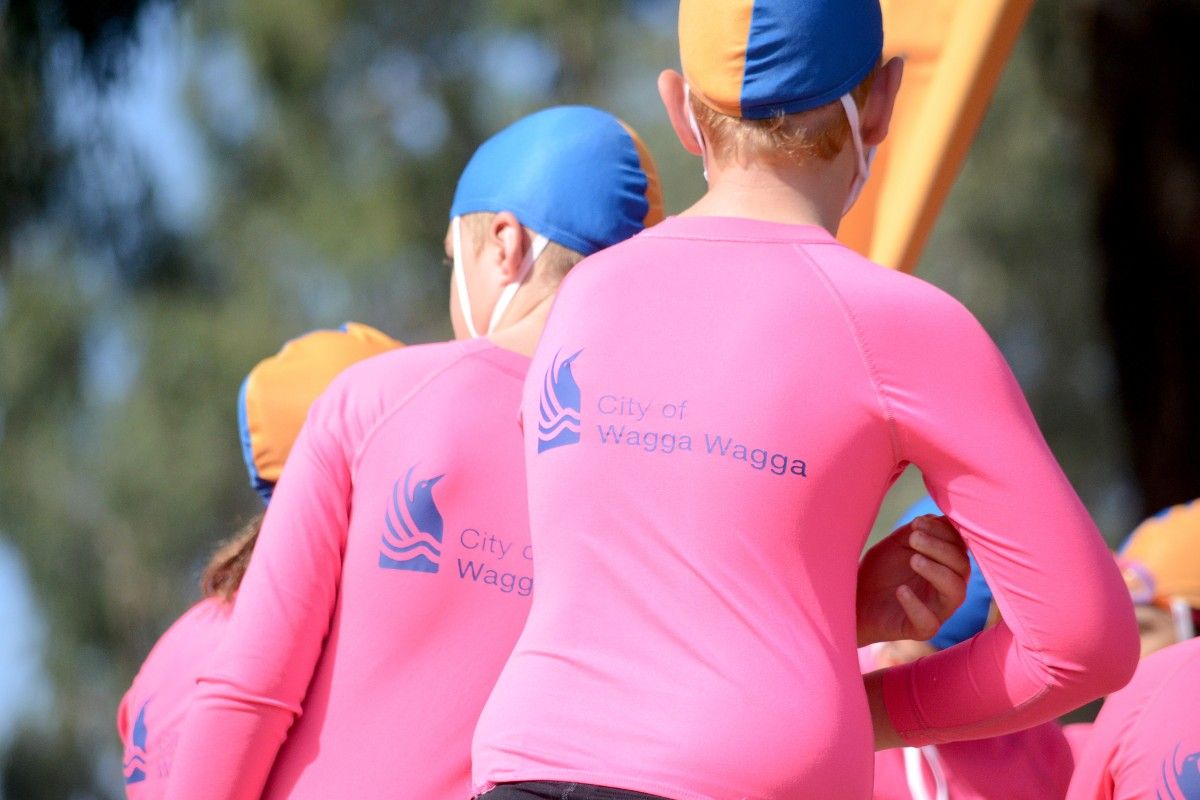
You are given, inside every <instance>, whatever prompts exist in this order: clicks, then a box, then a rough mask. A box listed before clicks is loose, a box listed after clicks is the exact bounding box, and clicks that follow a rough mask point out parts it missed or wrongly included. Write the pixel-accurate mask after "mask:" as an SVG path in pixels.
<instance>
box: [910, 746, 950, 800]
mask: <svg viewBox="0 0 1200 800" xmlns="http://www.w3.org/2000/svg"><path fill="white" fill-rule="evenodd" d="M923 761H927V762H928V763H929V771H930V772H931V773H933V782H934V792H935V794H934V797H930V796H929V790H928V789H927V788H926V786H925V770H924V769H923V768H922V763H921V762H923ZM904 777H905V779H906V780H907V782H908V793H909V794H910V795H912V798H913V800H935V798H936V800H950V788H949V786H948V785H947V783H946V773H945V771H944V770H943V769H942V759H941V756H940V755H939V754H938V751H937V748H936V747H934V746H933V745H929V746H927V747H906V748H904Z"/></svg>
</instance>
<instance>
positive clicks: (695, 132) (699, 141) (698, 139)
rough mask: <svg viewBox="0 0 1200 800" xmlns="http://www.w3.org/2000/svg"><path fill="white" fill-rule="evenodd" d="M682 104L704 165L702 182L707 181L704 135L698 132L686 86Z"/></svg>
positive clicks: (706, 154)
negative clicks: (685, 107) (684, 106)
mask: <svg viewBox="0 0 1200 800" xmlns="http://www.w3.org/2000/svg"><path fill="white" fill-rule="evenodd" d="M683 103H684V105H686V106H687V119H688V125H689V126H691V129H692V134H693V135H694V136H695V137H696V143H697V144H698V145H700V160H701V161H702V162H703V163H704V180H705V181H706V182H707V181H708V148H707V147H706V146H705V144H704V134H703V133H701V132H700V123H698V122H697V121H696V112H695V111H693V110H692V87H691V86H689V85H688V84H686V83H685V84H683Z"/></svg>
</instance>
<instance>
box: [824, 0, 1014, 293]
mask: <svg viewBox="0 0 1200 800" xmlns="http://www.w3.org/2000/svg"><path fill="white" fill-rule="evenodd" d="M881 4H882V6H883V25H884V34H885V44H884V56H885V57H888V58H890V57H892V56H901V57H903V58H904V60H905V65H904V82H903V84H902V86H901V88H900V95H899V97H898V98H897V100H896V112H895V115H894V117H893V119H892V125H891V132H890V134H889V136H888V139H887V141H885V142H884V144H883V146H882V147H880V149H879V153H878V155H877V156H876V160H875V166H874V168H873V169H872V177H871V180H870V181H868V182H867V185H866V187H865V188H864V190H863V193H862V196H861V198H860V199H859V201H858V203H857V204H856V205H855V206H854V209H853V210H852V211H851V212H850V214H849V215H847V216H846V218H845V219H844V220H843V221H842V226H841V229H840V231H839V233H838V238H839V239H840V240H841V241H842V242H844V243H845V244H847V245H849V246H850V247H853V248H854V249H855V250H857V251H859V252H860V253H862V254H863V255H865V256H867V257H868V258H870V259H871V260H872V261H876V262H878V263H880V264H883V265H885V266H888V267H892V268H894V269H900V270H903V271H905V272H913V271H914V270H915V269H916V267H917V262H918V261H919V260H920V257H921V251H922V250H923V249H924V247H925V243H926V241H927V240H928V239H929V234H930V232H931V231H932V230H933V225H934V222H935V221H936V220H937V216H938V214H939V213H940V212H941V209H942V204H943V203H945V201H946V196H947V195H948V194H949V193H950V188H951V187H952V186H953V185H954V180H955V178H957V177H958V172H959V169H960V168H961V167H962V163H963V160H964V159H965V158H966V155H967V151H968V150H969V149H970V146H971V141H972V140H973V139H974V138H975V134H976V132H977V131H978V130H979V124H980V123H981V122H982V121H983V116H984V113H985V112H986V111H987V107H988V104H989V103H990V102H991V99H992V94H993V93H994V92H995V90H996V85H997V84H998V83H999V81H1000V75H1001V73H1002V72H1003V71H1004V65H1005V64H1006V63H1007V62H1008V58H1009V56H1010V55H1011V54H1012V49H1013V45H1014V44H1015V43H1016V40H1017V36H1018V35H1019V34H1020V32H1021V28H1022V27H1024V25H1025V20H1026V18H1027V17H1028V15H1029V9H1030V7H1031V6H1032V5H1033V0H970V2H962V0H881Z"/></svg>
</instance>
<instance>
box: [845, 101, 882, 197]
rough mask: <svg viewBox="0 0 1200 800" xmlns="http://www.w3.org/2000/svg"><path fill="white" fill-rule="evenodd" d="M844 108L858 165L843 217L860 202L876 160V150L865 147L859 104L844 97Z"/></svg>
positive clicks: (855, 168)
mask: <svg viewBox="0 0 1200 800" xmlns="http://www.w3.org/2000/svg"><path fill="white" fill-rule="evenodd" d="M841 100H842V108H844V109H846V119H848V120H849V121H850V137H851V138H852V139H853V140H854V156H855V158H856V159H857V162H858V163H857V164H856V165H855V167H854V180H853V181H852V182H851V184H850V196H849V197H847V198H846V205H845V207H844V208H843V209H842V216H843V217H844V216H846V215H847V214H849V213H850V209H852V208H854V203H855V202H856V201H857V200H858V196H859V195H860V194H862V190H863V186H865V185H866V183H867V178H868V177H870V175H871V162H873V161H874V160H875V148H874V147H868V148H864V147H863V140H862V131H861V130H860V127H859V126H860V124H861V123H860V121H859V118H858V104H857V103H855V102H854V98H853V97H851V96H850V95H848V94H844V95H842V98H841Z"/></svg>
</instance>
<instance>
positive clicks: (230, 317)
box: [0, 0, 1200, 800]
mask: <svg viewBox="0 0 1200 800" xmlns="http://www.w3.org/2000/svg"><path fill="white" fill-rule="evenodd" d="M675 8H676V4H675V2H672V0H571V2H567V0H494V1H493V2H482V0H481V1H479V2H466V1H465V0H464V1H463V2H445V0H442V2H433V1H432V0H404V2H395V0H391V1H390V2H382V0H209V2H187V1H186V0H179V2H163V1H162V0H156V1H152V2H144V0H108V1H107V2H69V0H55V1H51V0H40V1H39V0H7V2H6V0H0V24H2V26H3V27H2V28H0V771H2V775H3V782H2V783H0V798H8V800H24V798H60V797H61V798H93V797H95V798H117V797H120V796H122V786H121V777H122V776H121V762H120V751H119V745H118V742H117V738H116V733H115V729H114V722H113V720H114V715H115V711H116V705H117V702H118V700H119V698H120V695H121V693H122V692H123V691H124V689H125V687H127V686H128V683H129V680H130V679H131V677H132V675H133V673H134V672H135V671H136V669H137V667H138V665H139V664H140V663H141V660H142V659H143V658H144V657H145V655H146V652H147V651H148V649H149V647H150V645H151V644H152V643H153V642H154V640H155V639H156V638H157V636H158V635H159V634H160V633H161V632H162V630H163V629H164V628H165V627H166V626H167V624H169V623H170V621H172V620H173V619H174V618H175V617H176V616H177V615H178V614H179V613H180V612H182V611H183V610H184V609H185V608H186V607H187V606H188V605H189V604H190V603H191V602H193V601H194V600H195V599H196V598H197V597H198V590H197V586H196V579H197V577H198V573H199V568H200V566H201V564H202V563H203V562H204V560H205V559H206V557H207V555H208V553H209V551H210V550H211V548H212V547H213V546H214V544H215V543H216V542H217V541H218V540H220V539H221V538H222V537H224V536H226V535H228V534H230V533H231V532H233V531H234V530H235V529H236V528H237V527H238V526H239V524H240V523H241V522H242V521H244V520H245V519H246V518H247V517H248V516H249V515H250V514H252V513H253V512H254V511H255V510H256V508H257V503H258V500H257V498H256V496H255V495H254V493H253V492H252V491H251V490H250V488H249V486H248V484H247V480H246V475H245V470H244V468H243V466H242V463H241V459H240V453H239V448H238V440H237V429H236V418H235V412H234V401H235V396H236V392H237V389H238V385H239V384H240V382H241V379H242V377H243V376H244V374H245V373H246V372H247V371H248V370H249V369H250V367H251V366H253V365H254V363H255V362H256V361H257V360H258V359H260V358H263V357H265V356H267V355H269V354H270V353H272V352H274V351H275V350H276V349H278V347H279V346H280V345H281V344H282V342H283V341H284V340H285V339H287V338H290V337H292V336H295V335H297V334H300V333H302V332H305V331H307V330H310V329H313V328H317V327H330V326H336V325H338V324H340V323H342V322H344V321H347V320H357V321H361V322H366V323H369V324H371V325H374V326H376V327H379V328H381V329H383V330H385V331H387V332H389V333H391V334H393V335H395V336H397V337H399V338H401V339H403V340H404V341H406V342H420V341H429V340H433V339H438V338H447V337H448V336H449V335H450V329H449V325H448V323H447V311H446V309H447V302H446V296H447V291H448V277H449V276H448V273H447V271H446V268H445V266H444V265H443V264H442V259H441V241H442V236H443V235H444V232H445V226H446V221H447V220H446V213H447V209H448V208H449V203H450V198H451V194H452V192H453V188H454V182H455V179H456V177H457V174H458V172H459V170H461V168H462V167H463V166H464V164H465V162H466V159H467V158H468V156H469V155H470V153H471V151H472V150H473V148H474V147H475V146H476V145H477V144H478V143H479V142H481V141H482V140H483V138H485V137H486V136H487V135H489V134H491V133H493V132H495V131H496V130H498V129H499V128H500V127H502V126H504V125H505V124H507V123H509V122H511V121H513V120H515V119H516V118H518V117H519V116H521V115H523V114H525V113H528V112H530V111H532V110H535V109H537V108H539V107H542V106H545V105H548V104H552V103H562V102H585V103H591V104H595V105H599V106H602V107H604V108H606V109H609V110H611V111H613V112H615V113H616V114H618V115H619V116H621V117H623V118H624V119H626V120H627V121H628V122H630V123H631V124H632V125H633V126H634V127H635V128H637V129H638V130H639V131H640V132H641V133H642V134H643V135H644V138H645V139H646V140H647V142H648V143H649V146H650V148H651V149H652V151H653V153H654V155H655V156H656V158H657V160H658V162H659V165H660V168H661V170H662V173H663V178H664V182H665V188H666V198H667V205H668V209H669V210H671V211H678V210H681V209H682V208H684V207H686V205H687V204H688V203H689V202H690V201H691V200H692V199H694V198H696V197H698V196H699V193H700V192H701V190H702V187H703V181H702V179H701V176H700V167H699V164H698V163H697V162H696V161H695V160H694V159H693V158H691V157H690V156H687V155H686V154H685V153H684V152H683V150H682V149H681V148H680V147H679V146H678V145H677V144H676V142H675V140H674V137H673V135H672V134H671V132H670V129H669V128H668V127H667V124H666V120H665V116H664V115H663V113H662V112H661V109H660V106H659V102H658V98H657V93H656V90H655V77H656V75H657V73H658V72H659V70H661V69H663V68H665V67H673V66H676V65H677V61H678V59H677V55H676V45H675V38H674V36H675ZM1198 9H1200V4H1197V3H1195V2H1186V1H1185V0H1176V1H1175V2H1167V1H1166V0H1128V2H1117V1H1116V0H1113V1H1111V2H1105V0H1074V1H1071V0H1042V2H1039V3H1038V5H1037V6H1036V7H1035V10H1034V12H1033V16H1032V18H1031V20H1030V24H1029V27H1028V28H1027V30H1026V32H1025V34H1024V35H1023V37H1022V39H1021V41H1020V42H1019V44H1018V47H1017V49H1016V52H1015V54H1014V56H1013V59H1012V62H1011V63H1010V65H1009V68H1008V70H1007V73H1006V75H1005V78H1004V80H1003V82H1002V84H1001V86H1000V89H999V91H998V93H997V96H996V99H995V102H994V104H993V107H992V109H991V112H990V113H989V115H988V117H987V119H986V121H985V123H984V126H983V129H982V131H981V133H980V136H979V139H978V140H977V142H976V144H975V147H974V149H973V151H972V153H971V156H970V158H969V160H968V162H967V165H966V167H965V169H964V171H963V174H962V176H961V179H960V180H959V182H958V184H957V186H956V188H955V190H954V192H953V194H952V195H951V197H950V199H949V202H948V205H947V208H946V210H945V213H944V214H943V217H942V219H941V220H940V222H939V225H938V227H937V229H936V231H935V233H934V236H933V239H932V241H931V243H930V246H929V248H928V250H927V252H926V255H925V258H924V260H923V263H922V265H921V268H920V270H919V274H921V275H922V276H923V277H925V278H926V279H927V280H930V281H932V282H933V283H936V284H938V285H939V286H942V287H943V288H945V289H947V290H948V291H949V292H951V293H952V294H953V295H955V296H956V297H958V298H959V299H960V300H962V301H963V302H964V303H965V304H966V305H967V306H968V307H969V308H970V309H971V310H972V311H973V312H974V313H975V314H976V315H977V316H978V317H979V318H980V319H981V320H982V322H983V323H984V325H985V326H986V327H987V329H988V330H989V331H990V332H991V334H992V335H993V337H994V338H995V339H996V340H997V341H998V343H999V344H1000V347H1001V348H1002V350H1003V351H1004V353H1005V354H1006V356H1007V357H1008V359H1009V360H1010V362H1011V364H1012V365H1013V368H1014V370H1015V372H1016V374H1017V377H1018V379H1019V380H1020V382H1021V384H1022V386H1023V387H1024V389H1025V391H1026V393H1027V394H1028V396H1029V398H1030V401H1031V403H1032V405H1033V407H1034V410H1035V413H1036V415H1037V417H1038V420H1039V421H1040V423H1041V425H1042V427H1043V430H1044V431H1045V433H1046V436H1047V438H1048V440H1049V442H1050V444H1051V446H1052V448H1053V449H1054V451H1055V453H1056V454H1057V456H1058V457H1059V459H1060V460H1061V462H1062V463H1063V466H1064V468H1065V469H1066V471H1067V473H1068V475H1069V476H1070V478H1071V479H1072V481H1073V483H1074V484H1075V486H1076V488H1077V490H1078V491H1079V492H1080V494H1081V496H1082V497H1083V499H1084V501H1085V503H1086V504H1087V505H1088V507H1089V509H1090V510H1091V512H1092V514H1093V515H1094V517H1095V518H1096V520H1097V522H1098V524H1099V525H1100V527H1101V529H1102V531H1103V532H1104V534H1105V535H1106V536H1107V537H1108V538H1109V540H1110V541H1111V542H1114V543H1115V542H1117V541H1118V540H1120V539H1121V538H1122V537H1123V536H1124V534H1125V533H1126V532H1127V531H1128V530H1129V529H1130V528H1131V526H1132V525H1133V524H1134V523H1135V522H1136V521H1137V520H1138V519H1140V517H1141V516H1142V515H1144V514H1145V513H1147V512H1148V511H1152V510H1154V509H1156V508H1158V507H1160V506H1163V505H1166V504H1168V503H1171V502H1177V501H1183V500H1188V499H1191V498H1192V497H1193V496H1195V495H1196V494H1200V466H1198V465H1197V462H1200V458H1197V456H1196V454H1197V452H1200V435H1198V433H1197V430H1198V429H1197V423H1196V422H1194V421H1193V420H1191V419H1190V416H1191V415H1192V412H1194V410H1195V409H1196V408H1197V403H1198V402H1200V387H1198V386H1197V377H1196V375H1195V374H1194V373H1196V370H1195V357H1196V355H1197V353H1200V326H1198V324H1197V317H1196V314H1195V308H1196V305H1195V304H1196V302H1197V300H1198V299H1200V285H1198V280H1197V277H1196V274H1197V270H1196V257H1197V254H1200V166H1198V161H1200V160H1198V158H1197V145H1196V143H1195V142H1196V138H1197V131H1200V127H1198V126H1197V125H1194V124H1192V123H1193V122H1195V121H1196V119H1195V118H1196V117H1197V115H1198V113H1200V112H1198V111H1197V105H1196V104H1195V103H1194V100H1193V101H1186V102H1185V100H1186V98H1185V96H1184V93H1185V92H1186V89H1185V88H1184V85H1185V84H1187V83H1189V82H1191V81H1192V79H1191V78H1190V77H1187V76H1190V75H1194V74H1195V69H1194V60H1193V59H1192V57H1191V54H1190V50H1189V49H1188V48H1189V47H1192V46H1193V44H1192V43H1194V42H1195V41H1197V39H1198V36H1197V35H1198V34H1200V10H1198ZM920 492H921V487H920V482H919V478H918V477H916V476H914V475H906V476H905V478H904V479H902V481H901V482H900V484H899V485H898V486H897V487H896V489H895V490H894V491H893V493H892V495H891V496H890V497H889V499H888V503H887V505H886V506H885V508H884V511H883V513H882V514H881V521H880V523H879V524H878V525H877V526H876V527H877V532H879V531H882V530H884V529H886V528H887V527H888V525H889V522H890V520H891V519H894V518H895V516H896V514H897V513H898V511H899V510H900V508H901V506H902V505H904V504H907V503H908V502H910V501H912V500H915V499H916V498H917V496H918V495H919V493H920Z"/></svg>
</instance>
